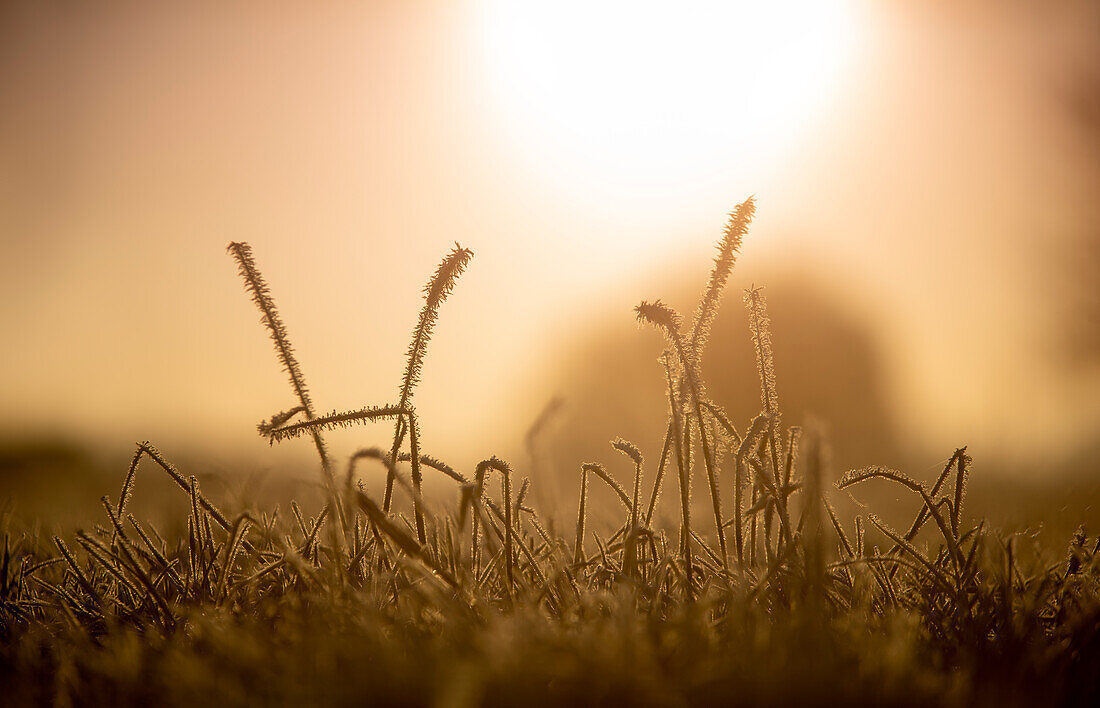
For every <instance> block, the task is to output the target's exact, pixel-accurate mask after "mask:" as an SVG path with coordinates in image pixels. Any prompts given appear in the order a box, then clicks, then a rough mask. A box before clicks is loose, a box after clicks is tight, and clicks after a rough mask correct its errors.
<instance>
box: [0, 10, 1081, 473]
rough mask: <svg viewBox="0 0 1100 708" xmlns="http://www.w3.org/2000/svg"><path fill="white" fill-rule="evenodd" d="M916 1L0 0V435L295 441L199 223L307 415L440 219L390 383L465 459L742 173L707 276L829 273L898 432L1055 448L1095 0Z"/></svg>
mask: <svg viewBox="0 0 1100 708" xmlns="http://www.w3.org/2000/svg"><path fill="white" fill-rule="evenodd" d="M917 5H918V4H916V3H914V4H912V6H910V5H909V4H906V3H871V2H857V0H851V1H850V2H836V3H819V2H778V3H771V4H768V3H607V2H560V3H554V4H552V5H550V6H548V7H543V8H537V7H536V6H535V4H533V3H505V2H489V1H488V0H486V1H485V2H468V3H460V2H451V3H442V2H439V3H430V2H396V1H395V2H360V3H350V2H349V3H327V2H321V3H298V4H289V3H287V4H279V5H277V6H273V5H271V4H268V3H234V4H228V3H195V2H191V3H143V2H106V3H95V4H92V5H89V6H79V5H74V4H72V3H64V2H35V3H31V2H28V3H14V4H9V5H7V6H5V9H3V10H0V239H2V241H0V243H2V249H3V258H2V259H0V333H2V335H0V336H2V338H0V364H2V366H3V372H4V374H3V376H2V378H0V400H2V401H3V403H4V405H3V409H2V411H0V416H2V418H3V421H2V423H3V425H4V427H5V429H6V430H5V436H10V437H19V436H22V435H28V434H43V433H61V434H66V435H73V436H76V437H79V438H82V439H94V440H97V441H99V442H100V443H101V444H103V445H106V446H108V447H111V448H112V449H114V448H115V447H116V446H117V447H118V448H119V449H122V448H126V447H128V446H129V445H130V444H131V443H132V441H134V440H138V439H150V440H153V441H154V442H156V443H157V444H159V445H160V446H161V447H162V448H163V449H165V450H171V449H172V448H173V447H176V448H196V447H198V448H206V449H210V450H223V451H224V450H232V451H233V452H232V454H233V455H236V456H245V457H250V456H266V457H264V459H269V460H270V459H275V456H276V455H279V454H284V455H286V454H296V453H295V452H294V451H291V450H281V451H280V450H276V451H274V452H272V451H270V450H268V448H267V445H266V443H265V442H264V441H263V440H261V439H259V438H258V437H257V436H255V434H254V426H255V423H256V422H257V421H259V420H260V419H261V418H263V417H266V416H268V415H270V414H271V413H272V412H274V411H276V410H281V409H285V408H287V407H289V406H290V405H292V398H291V394H290V391H289V389H288V387H287V385H286V382H285V380H284V377H283V375H282V373H281V372H280V371H279V370H278V365H277V363H276V361H275V358H274V355H273V353H272V351H271V347H270V344H269V342H268V340H267V339H266V338H265V335H264V332H263V331H262V330H261V328H260V326H259V324H258V321H257V320H258V318H257V314H256V313H255V311H254V309H253V306H252V304H251V303H250V302H249V301H248V299H247V298H246V296H245V294H244V292H243V289H242V286H241V284H240V282H239V281H238V280H237V277H236V273H235V269H234V267H233V264H232V262H231V261H230V259H229V257H228V256H227V255H226V254H225V250H224V249H225V245H226V244H227V243H228V242H229V241H231V240H244V241H248V242H250V243H251V244H252V245H253V248H254V250H255V254H256V258H257V261H258V263H259V265H260V267H261V268H262V270H263V271H264V273H265V274H266V277H267V279H268V282H269V283H270V285H271V286H272V289H273V293H274V296H275V298H276V301H277V302H278V303H279V305H280V307H281V310H282V314H283V319H284V320H285V322H286V324H287V327H288V329H289V331H290V334H291V337H292V339H293V341H294V342H295V344H296V346H297V349H298V351H299V354H300V360H301V363H302V366H303V368H304V370H305V373H306V376H307V378H308V379H309V381H310V382H311V386H312V389H313V392H314V400H315V401H316V403H317V405H318V407H319V408H322V409H326V410H331V409H347V408H353V407H359V406H361V405H365V404H381V403H387V402H391V401H392V400H393V398H394V397H395V395H396V392H397V390H398V385H399V377H400V374H401V371H402V369H403V356H404V352H405V349H406V346H407V343H408V339H409V336H410V334H411V330H412V327H413V325H414V324H415V321H416V315H417V312H418V310H419V307H420V292H421V288H422V287H423V285H424V282H425V280H426V278H427V277H428V275H429V274H430V273H431V271H432V270H433V269H434V267H435V265H436V264H437V263H438V261H439V259H440V258H441V257H442V256H443V254H444V253H445V252H446V251H447V250H448V249H449V248H450V247H451V245H452V244H453V243H454V242H455V241H458V242H459V243H461V244H462V245H463V246H466V247H469V248H471V249H472V250H473V251H474V253H475V257H474V260H473V262H472V264H471V266H470V268H469V270H468V272H467V273H466V274H465V275H464V276H463V278H462V280H461V282H460V283H459V286H458V288H457V289H456V291H455V293H454V295H453V297H452V299H451V300H450V301H448V302H447V303H446V304H445V306H444V308H443V312H442V315H441V318H440V322H439V325H438V327H437V330H436V333H435V336H434V337H433V341H432V344H431V347H430V349H429V352H428V357H427V362H426V366H425V372H424V379H423V383H422V385H421V387H420V389H419V392H418V394H417V397H416V400H417V402H418V409H419V411H420V413H421V416H422V418H423V421H424V422H423V427H424V429H425V430H424V434H425V437H426V438H427V439H430V440H432V441H433V442H432V444H431V449H432V451H438V452H439V453H440V454H443V455H446V454H448V453H453V454H455V455H460V456H461V458H462V459H466V458H473V457H474V456H478V455H480V456H485V454H487V453H488V452H492V451H495V450H498V449H504V448H507V447H508V446H514V445H515V441H516V440H517V439H518V437H519V435H520V434H521V433H520V431H522V429H523V428H524V427H526V425H527V424H528V422H529V421H530V419H531V418H532V417H533V416H534V414H535V413H536V412H537V410H538V409H539V408H540V407H541V405H542V404H543V402H544V401H545V400H546V398H547V397H548V396H549V395H550V394H551V393H552V391H551V390H549V389H550V388H552V387H551V386H550V385H549V384H548V383H547V382H546V381H545V379H546V373H547V371H548V370H549V369H550V368H552V365H553V362H554V361H555V359H556V358H557V357H558V356H559V355H560V354H561V352H562V351H563V349H565V348H568V347H571V346H576V345H577V340H578V338H580V337H581V336H582V333H583V331H584V330H585V328H586V323H587V322H589V321H593V320H594V319H595V318H597V317H598V316H603V315H604V314H606V313H620V314H621V316H622V317H624V318H629V317H631V312H630V308H631V307H632V306H633V305H634V304H636V303H637V302H638V301H639V300H640V299H642V298H650V299H652V298H654V297H659V296H661V295H662V293H660V292H656V293H655V292H653V291H652V286H651V284H655V283H666V282H668V280H669V278H670V277H675V276H676V274H677V272H679V271H682V272H683V273H685V274H690V277H692V278H698V279H699V282H700V284H701V282H702V277H703V276H704V275H705V267H706V266H705V264H706V263H707V262H708V259H709V257H710V248H711V244H712V243H713V241H714V240H715V239H716V238H717V236H718V235H719V230H720V228H721V225H722V223H723V221H724V214H725V212H726V211H728V210H729V209H730V208H732V206H733V205H734V204H736V203H737V202H739V201H741V200H742V199H743V198H744V197H746V196H747V195H749V194H756V195H757V198H758V202H759V218H758V220H757V223H756V226H755V227H754V229H753V230H752V232H751V233H750V236H749V239H748V241H747V243H746V247H745V249H744V252H743V255H742V257H741V263H742V264H743V266H744V271H745V272H744V273H740V272H738V273H735V278H734V283H733V284H732V287H733V288H734V289H735V290H738V291H739V289H740V288H742V287H746V286H747V285H748V284H749V282H748V278H749V277H751V275H752V274H753V272H768V269H769V268H770V269H772V270H775V269H781V268H783V267H784V266H786V265H788V264H798V265H799V267H809V268H812V269H814V270H815V271H816V272H819V273H821V274H822V277H824V278H826V279H827V280H828V281H829V282H830V283H833V284H835V285H836V286H837V288H838V290H839V291H840V292H842V293H843V294H844V297H845V299H846V301H848V302H849V303H850V304H851V307H852V309H853V311H854V312H856V313H858V314H859V315H860V316H861V317H863V318H865V319H866V321H867V322H868V323H869V324H868V326H869V327H870V329H871V331H872V332H873V333H874V336H875V341H876V344H877V346H879V347H880V348H881V351H882V352H883V356H884V357H885V359H886V361H887V368H888V371H889V373H890V376H891V378H890V385H889V389H890V390H889V395H890V397H891V400H893V401H894V402H895V404H896V406H897V411H898V415H899V419H900V420H901V421H902V422H903V424H904V425H905V426H906V429H907V431H908V432H909V433H910V434H911V435H913V436H914V437H915V438H916V439H918V440H921V441H925V442H927V444H929V445H930V446H938V447H937V448H936V449H937V450H938V452H937V453H936V454H937V455H938V454H939V452H943V451H945V450H949V449H950V448H949V447H948V446H951V447H954V446H956V445H958V444H960V440H962V441H968V440H969V441H976V442H977V443H978V444H979V445H981V446H985V447H986V448H989V449H991V448H1000V449H1002V451H1004V450H1007V451H1008V452H1009V454H1015V453H1016V452H1017V451H1018V452H1019V453H1020V454H1030V455H1038V454H1045V452H1046V451H1048V449H1049V448H1058V449H1064V448H1065V446H1066V445H1070V444H1077V443H1078V442H1080V441H1081V440H1083V439H1087V438H1088V437H1089V436H1090V435H1091V434H1092V432H1093V431H1095V430H1096V429H1097V427H1098V425H1100V403H1098V401H1100V395H1098V394H1100V376H1098V375H1097V368H1096V366H1095V364H1096V359H1095V358H1092V359H1088V358H1086V361H1085V362H1084V363H1082V362H1080V361H1077V360H1074V361H1070V360H1069V359H1067V358H1066V357H1065V356H1063V354H1062V347H1061V345H1060V344H1059V341H1060V338H1061V336H1062V334H1063V333H1064V330H1065V329H1066V328H1067V327H1071V326H1081V324H1080V319H1079V318H1077V319H1076V320H1075V319H1074V318H1075V317H1076V315H1075V314H1074V312H1072V311H1069V312H1067V311H1065V308H1064V307H1063V305H1062V303H1064V302H1066V301H1067V297H1068V296H1067V295H1066V293H1067V292H1075V288H1078V287H1079V286H1080V282H1079V281H1080V280H1081V278H1082V277H1084V278H1087V277H1088V276H1087V275H1085V276H1081V275H1078V274H1076V273H1075V272H1074V271H1073V268H1072V267H1071V266H1073V265H1074V264H1075V262H1076V261H1077V260H1079V259H1078V254H1079V253H1080V244H1081V243H1082V242H1083V240H1087V239H1093V240H1095V239H1096V238H1097V235H1096V234H1097V233H1098V226H1097V225H1098V223H1100V219H1098V212H1100V209H1098V206H1097V201H1098V200H1097V199H1096V196H1095V195H1096V194H1100V173H1098V170H1097V169H1096V165H1097V164H1100V163H1098V162H1097V158H1098V157H1100V156H1098V155H1097V145H1098V142H1097V140H1096V134H1095V133H1094V134H1093V135H1092V136H1091V138H1092V140H1091V142H1090V140H1089V136H1088V133H1087V130H1083V129H1082V127H1081V126H1080V125H1079V124H1078V123H1076V122H1075V120H1076V119H1075V117H1074V115H1073V114H1072V111H1070V110H1068V108H1067V105H1069V104H1070V103H1071V100H1070V99H1071V97H1072V93H1073V91H1074V90H1076V88H1075V87H1076V86H1078V81H1079V80H1081V81H1083V82H1084V83H1086V84H1087V81H1088V80H1089V77H1090V76H1091V77H1093V78H1092V80H1093V81H1095V76H1096V72H1097V64H1098V62H1100V59H1098V58H1097V57H1096V56H1094V54H1095V47H1096V46H1097V38H1098V37H1100V19H1098V11H1097V9H1096V7H1095V4H1094V3H1091V4H1090V3H1088V2H1084V1H1082V2H1075V1H1067V2H1062V3H1054V4H1050V6H1047V4H1044V7H1042V8H1038V7H1035V6H1033V4H1032V3H1025V2H1005V3H993V2H974V3H967V4H964V9H958V8H957V6H956V5H955V4H943V5H942V6H940V7H932V8H928V7H925V8H924V9H917V7H916V6H917ZM933 5H937V4H933ZM1095 85H1100V82H1098V83H1096V84H1095ZM1096 272H1097V271H1095V270H1094V271H1092V273H1093V274H1095V273H1096ZM1086 273H1087V271H1086ZM1067 274H1068V275H1067ZM730 299H731V300H736V299H737V298H734V297H733V296H731V298H730ZM1074 322H1076V324H1074ZM1086 322H1087V320H1086ZM1067 323H1069V324H1067ZM1085 326H1089V325H1087V324H1086V325H1085ZM646 343H647V345H648V344H652V342H648V340H647V342H646ZM640 345H641V343H640ZM776 346H777V347H778V346H782V344H781V343H777V344H776ZM386 430H387V429H386V428H380V429H379V430H378V431H377V433H375V432H373V431H370V432H368V431H364V432H363V433H362V435H361V437H360V442H364V441H366V442H370V443H372V444H377V443H379V442H381V441H384V440H385V438H386V435H387V433H386ZM372 436H373V437H372ZM1036 440H1042V441H1043V442H1042V444H1040V443H1037V442H1036ZM941 448H942V449H941ZM298 452H301V451H300V450H299V451H298ZM226 454H227V455H228V454H229V453H226Z"/></svg>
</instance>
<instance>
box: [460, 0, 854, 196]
mask: <svg viewBox="0 0 1100 708" xmlns="http://www.w3.org/2000/svg"><path fill="white" fill-rule="evenodd" d="M857 10H858V7H857V6H856V5H855V3H854V0H853V1H852V2H830V1H828V0H817V1H815V0H805V1H795V0H768V1H767V2H760V1H759V0H754V2H736V1H731V2H690V1H685V2H644V1H641V2H608V1H606V0H557V1H555V2H551V3H534V2H515V1H512V0H484V1H483V2H482V3H481V4H480V5H479V23H478V24H479V32H480V37H479V41H480V47H481V50H482V60H483V70H484V74H485V76H486V77H487V79H488V85H489V87H490V92H491V94H492V103H493V110H495V112H496V114H497V119H498V121H499V126H500V131H501V133H502V134H503V135H504V136H505V139H507V140H509V141H510V142H511V143H512V145H511V148H512V149H515V150H517V151H518V152H519V153H521V154H522V155H524V156H525V158H526V159H527V160H529V161H530V162H531V163H532V164H534V165H536V166H537V167H538V168H539V169H540V170H542V171H544V172H546V173H549V174H552V175H553V176H555V177H556V178H558V179H561V180H564V181H568V182H570V183H573V184H576V185H578V186H580V187H582V188H585V187H587V188H592V187H596V186H599V185H600V184H601V183H604V184H606V183H614V184H617V185H622V186H625V187H627V188H641V189H643V190H644V191H650V190H652V189H654V188H661V189H664V188H678V187H683V186H685V185H690V184H691V183H692V182H694V181H698V180H706V179H708V178H710V177H711V176H713V175H715V174H721V173H724V172H728V171H730V170H744V169H746V168H752V167H753V166H755V165H758V164H760V163H761V161H764V160H768V159H771V158H772V157H774V156H775V155H776V154H778V153H779V152H781V151H782V149H783V147H784V145H785V144H787V143H788V142H789V141H790V139H791V137H792V136H794V135H797V134H798V133H799V132H800V131H801V130H803V129H804V128H805V127H806V126H807V125H808V124H812V123H813V122H814V121H815V120H816V119H817V118H818V116H819V114H820V113H821V112H822V110H823V109H824V107H825V106H826V105H827V101H828V99H829V98H830V96H831V95H832V94H833V93H834V92H835V91H836V87H837V85H838V83H839V82H840V81H841V80H842V78H843V76H844V74H845V71H846V70H847V68H848V66H849V64H850V63H851V60H852V55H853V50H854V46H855V43H856V39H857V36H858V34H859V33H858V29H859V17H858V15H859V13H858V11H857Z"/></svg>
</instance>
